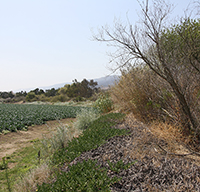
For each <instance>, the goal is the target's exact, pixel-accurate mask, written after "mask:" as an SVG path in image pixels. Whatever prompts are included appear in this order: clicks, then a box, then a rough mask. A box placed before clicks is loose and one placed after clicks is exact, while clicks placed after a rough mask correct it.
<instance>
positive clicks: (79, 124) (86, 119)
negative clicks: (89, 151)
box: [74, 108, 99, 130]
mask: <svg viewBox="0 0 200 192" xmlns="http://www.w3.org/2000/svg"><path fill="white" fill-rule="evenodd" d="M98 117H99V113H98V112H97V110H95V109H94V108H82V109H81V111H80V112H78V113H77V116H76V119H77V121H76V122H75V123H74V127H75V128H76V129H79V130H84V129H86V128H87V127H88V126H89V125H90V123H91V122H92V121H94V120H96V119H97V118H98Z"/></svg>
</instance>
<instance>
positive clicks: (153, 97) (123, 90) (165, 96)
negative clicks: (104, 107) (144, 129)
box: [110, 68, 180, 122]
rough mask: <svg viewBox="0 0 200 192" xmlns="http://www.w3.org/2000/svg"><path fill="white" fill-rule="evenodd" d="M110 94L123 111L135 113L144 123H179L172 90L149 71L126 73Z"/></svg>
mask: <svg viewBox="0 0 200 192" xmlns="http://www.w3.org/2000/svg"><path fill="white" fill-rule="evenodd" d="M110 92H111V97H112V99H113V101H114V102H115V103H116V104H118V105H119V107H120V108H121V109H122V110H124V111H131V112H133V114H134V115H135V116H136V117H137V118H138V119H140V120H142V121H145V122H149V121H152V120H156V119H157V120H166V119H170V121H176V122H177V121H179V115H178V114H179V113H180V107H179V103H178V102H177V99H176V97H175V96H174V94H173V90H171V89H170V87H169V85H168V84H166V83H165V82H163V81H162V80H161V79H160V78H159V77H158V76H156V75H155V74H154V73H153V72H151V71H150V70H148V68H138V69H129V70H127V71H123V73H122V77H121V79H120V81H119V83H118V84H116V85H115V86H113V87H112V88H111V91H110Z"/></svg>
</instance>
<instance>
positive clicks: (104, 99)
mask: <svg viewBox="0 0 200 192" xmlns="http://www.w3.org/2000/svg"><path fill="white" fill-rule="evenodd" d="M94 107H95V108H97V109H98V110H100V111H101V112H102V113H107V112H109V111H111V110H112V109H113V102H112V100H111V99H110V97H109V95H108V93H106V94H105V93H101V94H100V95H99V97H98V99H97V100H96V101H95V103H94Z"/></svg>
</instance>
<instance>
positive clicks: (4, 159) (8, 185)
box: [2, 157, 11, 192]
mask: <svg viewBox="0 0 200 192" xmlns="http://www.w3.org/2000/svg"><path fill="white" fill-rule="evenodd" d="M2 165H3V166H2V167H3V168H4V169H5V175H6V181H7V187H8V191H9V192H11V186H10V179H9V175H8V162H7V161H6V157H3V164H2Z"/></svg>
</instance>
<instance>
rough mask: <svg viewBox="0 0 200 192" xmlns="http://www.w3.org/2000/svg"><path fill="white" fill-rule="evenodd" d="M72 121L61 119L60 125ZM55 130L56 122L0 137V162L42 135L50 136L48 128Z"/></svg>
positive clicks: (57, 124)
mask: <svg viewBox="0 0 200 192" xmlns="http://www.w3.org/2000/svg"><path fill="white" fill-rule="evenodd" d="M73 121H74V119H72V118H69V119H62V120H60V123H62V124H69V125H70V124H72V122H73ZM47 125H48V126H49V127H50V128H51V129H52V130H55V128H56V127H58V126H59V122H58V121H56V120H55V121H48V122H47V124H44V125H36V126H30V127H29V128H28V131H18V132H10V133H8V134H6V135H0V161H1V160H2V158H3V157H5V156H6V155H11V154H12V153H13V152H15V151H17V150H19V149H21V148H23V147H27V146H29V145H31V142H30V141H32V140H34V139H42V135H44V134H45V135H47V136H48V135H50V130H49V128H48V126H47Z"/></svg>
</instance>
